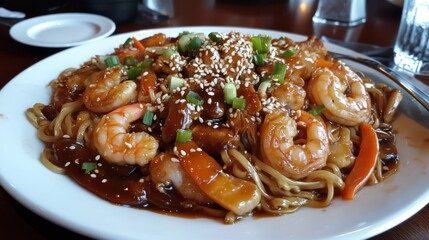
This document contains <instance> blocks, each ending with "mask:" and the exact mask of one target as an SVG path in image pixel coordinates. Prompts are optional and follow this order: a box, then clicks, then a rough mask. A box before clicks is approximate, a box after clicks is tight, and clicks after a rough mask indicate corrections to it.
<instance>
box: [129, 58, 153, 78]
mask: <svg viewBox="0 0 429 240" xmlns="http://www.w3.org/2000/svg"><path fill="white" fill-rule="evenodd" d="M152 63H153V60H152V58H146V59H145V60H144V61H143V62H140V63H139V64H137V66H136V67H133V68H130V69H128V71H127V75H128V79H130V80H134V79H137V77H138V76H140V74H141V73H142V71H143V70H144V69H146V68H150V67H151V66H152Z"/></svg>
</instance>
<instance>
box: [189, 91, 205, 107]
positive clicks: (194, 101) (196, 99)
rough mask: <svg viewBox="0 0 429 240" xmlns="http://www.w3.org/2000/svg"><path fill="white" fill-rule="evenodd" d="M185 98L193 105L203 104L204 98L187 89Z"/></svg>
mask: <svg viewBox="0 0 429 240" xmlns="http://www.w3.org/2000/svg"><path fill="white" fill-rule="evenodd" d="M186 100H187V101H188V102H189V103H192V104H194V105H203V103H204V100H203V99H202V98H201V97H200V95H198V93H196V92H194V91H189V92H188V94H187V95H186Z"/></svg>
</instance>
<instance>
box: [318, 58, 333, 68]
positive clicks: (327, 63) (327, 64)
mask: <svg viewBox="0 0 429 240" xmlns="http://www.w3.org/2000/svg"><path fill="white" fill-rule="evenodd" d="M315 64H316V66H318V67H327V68H331V67H333V66H334V62H332V61H329V60H325V59H321V58H319V59H317V60H316V62H315Z"/></svg>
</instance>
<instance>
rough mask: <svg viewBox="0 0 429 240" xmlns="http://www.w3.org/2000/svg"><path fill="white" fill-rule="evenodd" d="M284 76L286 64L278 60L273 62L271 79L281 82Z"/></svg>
mask: <svg viewBox="0 0 429 240" xmlns="http://www.w3.org/2000/svg"><path fill="white" fill-rule="evenodd" d="M285 76H286V65H285V64H283V63H280V62H275V63H274V69H273V72H272V73H271V79H272V80H277V82H278V83H280V84H283V83H284V81H285Z"/></svg>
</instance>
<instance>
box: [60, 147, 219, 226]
mask: <svg viewBox="0 0 429 240" xmlns="http://www.w3.org/2000/svg"><path fill="white" fill-rule="evenodd" d="M52 148H53V150H54V156H55V158H54V160H53V164H55V165H57V166H59V167H62V168H64V170H65V174H66V175H67V176H69V177H71V178H72V179H73V180H74V181H76V182H77V183H78V184H79V185H81V186H82V187H84V188H85V189H87V190H88V191H90V192H92V193H94V194H96V195H97V196H99V197H101V198H103V199H105V200H107V201H109V202H111V203H113V204H118V205H124V206H130V207H135V208H143V209H148V210H151V211H155V212H158V213H163V214H168V215H177V216H180V217H187V218H196V217H210V215H207V213H205V212H204V211H203V210H202V209H203V208H202V206H199V205H197V204H195V203H193V202H189V201H188V200H185V199H183V197H181V195H180V194H179V193H178V192H177V191H175V190H174V189H173V188H165V189H164V190H165V191H164V193H161V192H159V191H158V190H157V189H156V187H155V186H154V184H152V182H151V181H150V179H149V176H148V175H149V174H148V171H147V169H146V168H141V167H138V166H134V165H117V164H112V163H109V162H107V161H105V160H104V159H103V158H102V157H100V156H99V155H98V154H97V153H96V152H95V151H92V150H91V149H89V148H88V147H85V146H83V145H81V144H78V143H76V142H75V141H74V140H71V139H61V140H58V141H56V142H55V143H54V144H53V145H52ZM84 165H90V166H91V165H92V166H94V165H95V166H96V167H95V168H94V169H91V170H90V171H88V172H85V169H83V168H84V167H83V166H84ZM212 207H214V208H219V207H217V206H212ZM219 209H220V208H219ZM214 218H215V219H216V220H219V221H222V220H223V219H222V218H221V217H218V218H216V217H214Z"/></svg>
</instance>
